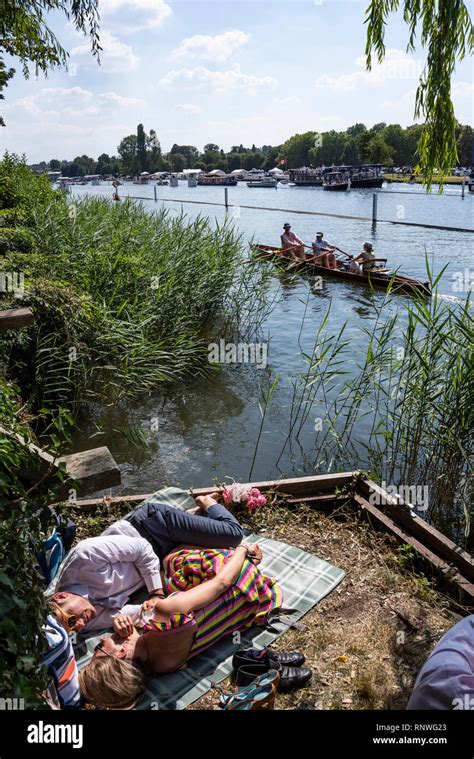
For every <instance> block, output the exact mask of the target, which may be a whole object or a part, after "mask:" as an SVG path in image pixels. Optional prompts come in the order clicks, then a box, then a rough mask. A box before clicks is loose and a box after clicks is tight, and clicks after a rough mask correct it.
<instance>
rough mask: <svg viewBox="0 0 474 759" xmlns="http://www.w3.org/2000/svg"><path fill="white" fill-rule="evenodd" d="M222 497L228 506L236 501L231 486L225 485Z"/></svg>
mask: <svg viewBox="0 0 474 759" xmlns="http://www.w3.org/2000/svg"><path fill="white" fill-rule="evenodd" d="M222 497H223V499H224V503H225V505H226V506H230V505H231V503H233V501H234V496H233V494H232V490H231V488H230V487H225V488H224V490H223V493H222Z"/></svg>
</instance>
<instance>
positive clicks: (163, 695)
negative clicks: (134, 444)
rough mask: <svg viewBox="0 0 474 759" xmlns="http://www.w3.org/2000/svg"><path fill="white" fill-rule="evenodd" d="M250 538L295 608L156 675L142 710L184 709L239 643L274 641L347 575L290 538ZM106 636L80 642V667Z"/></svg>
mask: <svg viewBox="0 0 474 759" xmlns="http://www.w3.org/2000/svg"><path fill="white" fill-rule="evenodd" d="M152 498H154V499H155V498H156V500H159V501H161V502H162V503H163V502H168V503H173V504H174V505H175V506H178V507H179V508H190V507H191V506H195V502H194V499H192V498H190V496H189V495H188V494H187V493H184V492H183V491H178V490H177V489H175V488H167V489H166V490H165V491H159V492H157V493H155V494H154V495H153V496H152ZM245 540H246V541H247V542H250V543H258V544H259V545H260V547H261V549H262V552H263V560H262V563H261V564H260V566H259V568H260V569H261V571H262V572H263V573H264V574H266V575H269V576H270V577H275V578H277V579H278V581H279V583H280V586H281V588H282V591H283V597H284V608H285V609H291V610H294V611H293V612H292V613H291V615H288V616H287V615H281V618H277V619H275V618H272V621H271V627H272V628H273V629H265V628H263V629H262V628H261V627H259V628H254V629H250V630H244V631H242V632H239V633H234V635H231V636H228V637H227V638H224V639H223V640H221V641H220V642H219V643H217V644H215V645H214V646H212V648H209V649H207V650H206V651H204V652H203V653H202V654H200V655H199V656H196V657H194V658H192V659H191V660H190V661H189V662H188V665H187V667H186V668H185V669H181V670H179V671H178V672H173V673H172V674H169V675H160V676H159V677H155V678H152V679H150V680H149V681H148V686H147V691H146V696H145V698H144V700H143V701H142V702H141V703H140V704H139V706H138V707H137V708H138V709H184V708H185V707H186V706H188V705H189V704H192V703H193V701H196V700H197V699H198V698H200V697H201V696H203V695H204V694H205V693H207V691H208V690H209V689H210V687H211V684H212V683H218V682H220V681H222V680H224V679H225V678H226V677H228V675H229V674H230V672H231V670H232V656H233V655H234V653H235V652H236V651H237V650H238V649H239V648H241V647H245V648H248V647H250V646H254V647H255V648H263V647H264V646H268V645H270V644H271V643H273V641H275V640H276V639H277V638H278V637H279V636H280V635H281V634H282V633H284V632H285V631H286V630H288V629H289V628H290V627H291V626H293V625H294V624H295V623H297V621H298V620H299V619H300V618H301V617H302V616H303V615H304V614H306V612H308V611H309V610H310V609H312V607H313V606H315V604H317V603H318V601H321V599H323V598H324V597H325V596H327V595H328V593H330V592H331V591H332V590H333V589H334V588H335V587H336V586H337V585H338V584H339V583H340V582H341V580H342V579H343V577H344V575H345V572H344V571H343V570H342V569H338V568H337V567H334V566H333V565H332V564H329V563H328V562H327V561H323V560H322V559H318V558H317V557H316V556H313V555H312V554H309V553H307V552H306V551H302V550H300V549H299V548H296V547H295V546H290V545H288V544H287V543H281V542H280V541H277V540H270V539H269V538H264V537H262V536H259V535H256V534H253V533H252V534H248V535H246V536H245ZM100 637H101V635H97V634H95V635H94V637H90V638H88V639H87V640H85V641H83V642H82V644H80V646H79V647H78V649H77V651H76V655H77V657H78V665H79V668H81V667H83V666H85V664H87V662H88V661H89V660H90V657H91V655H92V651H93V649H94V646H95V645H96V644H97V643H98V641H99V639H100Z"/></svg>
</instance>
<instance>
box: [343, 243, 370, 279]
mask: <svg viewBox="0 0 474 759" xmlns="http://www.w3.org/2000/svg"><path fill="white" fill-rule="evenodd" d="M375 260H376V256H375V253H374V248H373V245H372V243H371V242H365V243H364V247H363V249H362V253H359V255H358V256H355V257H354V258H353V259H352V260H351V263H350V266H349V271H351V272H352V273H353V274H364V273H365V272H367V271H371V270H372V269H374V268H375Z"/></svg>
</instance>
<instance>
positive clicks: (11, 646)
mask: <svg viewBox="0 0 474 759" xmlns="http://www.w3.org/2000/svg"><path fill="white" fill-rule="evenodd" d="M18 416H19V400H18V396H17V388H14V387H13V386H12V385H10V384H8V383H6V382H5V381H4V380H2V379H1V378H0V424H1V426H2V427H3V428H5V429H7V430H9V431H10V432H11V433H12V434H4V432H3V431H2V430H1V429H0V562H1V570H0V693H1V697H2V698H24V699H25V701H26V702H27V704H28V706H32V705H34V704H37V703H38V702H39V694H40V693H41V692H42V691H43V690H44V688H45V686H46V683H47V676H46V671H45V670H44V668H43V667H42V666H41V664H40V660H41V656H42V654H43V652H44V650H45V648H46V641H45V639H44V637H43V635H42V634H41V632H40V631H41V626H42V625H43V623H44V620H45V617H46V608H45V600H44V596H43V589H44V585H43V578H42V576H41V575H40V574H39V572H38V570H37V567H36V559H35V549H37V548H39V547H40V546H41V543H42V541H43V540H44V538H45V536H46V535H47V534H48V532H49V522H50V519H51V513H50V510H49V508H48V506H47V504H48V503H51V501H52V500H54V499H55V498H56V496H57V489H58V487H59V486H60V484H61V481H62V478H63V474H62V473H61V472H59V473H58V474H52V475H51V476H50V477H48V478H47V479H45V480H44V481H42V482H41V483H40V484H39V485H38V486H37V487H35V486H28V485H25V483H24V482H23V480H22V478H21V472H22V470H24V469H29V470H32V469H35V468H37V465H38V462H37V459H36V456H35V455H34V454H32V453H30V452H29V450H28V449H27V448H26V447H25V446H24V445H22V444H21V443H20V441H19V440H18V438H17V437H16V435H21V436H23V437H24V438H25V439H27V440H28V439H29V437H30V433H29V430H28V428H27V427H26V426H25V425H23V424H21V423H20V422H19V421H18ZM27 488H29V489H27Z"/></svg>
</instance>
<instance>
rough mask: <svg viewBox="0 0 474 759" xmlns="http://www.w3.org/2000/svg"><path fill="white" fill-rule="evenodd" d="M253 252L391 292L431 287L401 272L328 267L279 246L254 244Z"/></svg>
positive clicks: (427, 291) (420, 291)
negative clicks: (360, 270) (304, 258)
mask: <svg viewBox="0 0 474 759" xmlns="http://www.w3.org/2000/svg"><path fill="white" fill-rule="evenodd" d="M253 251H254V254H255V255H256V257H257V258H262V259H268V260H270V261H273V262H274V263H282V264H288V265H290V266H291V268H292V269H295V270H301V269H306V270H310V271H312V272H313V273H314V274H321V275H323V276H325V277H333V278H334V279H341V280H345V281H347V282H355V283H356V284H361V285H369V286H370V287H377V288H379V289H382V290H390V292H392V293H398V292H402V293H408V294H409V295H422V296H425V297H430V296H431V287H430V283H429V282H421V280H419V279H414V278H413V277H405V276H404V275H402V274H387V273H380V272H374V271H372V272H364V274H354V273H353V272H351V271H347V270H345V269H328V268H326V267H325V266H320V265H319V264H316V263H314V262H313V261H311V260H310V258H311V257H307V258H306V260H305V261H303V260H298V259H295V258H293V256H292V255H291V253H287V252H285V251H284V250H282V249H281V248H275V247H273V246H271V245H254V246H253Z"/></svg>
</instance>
